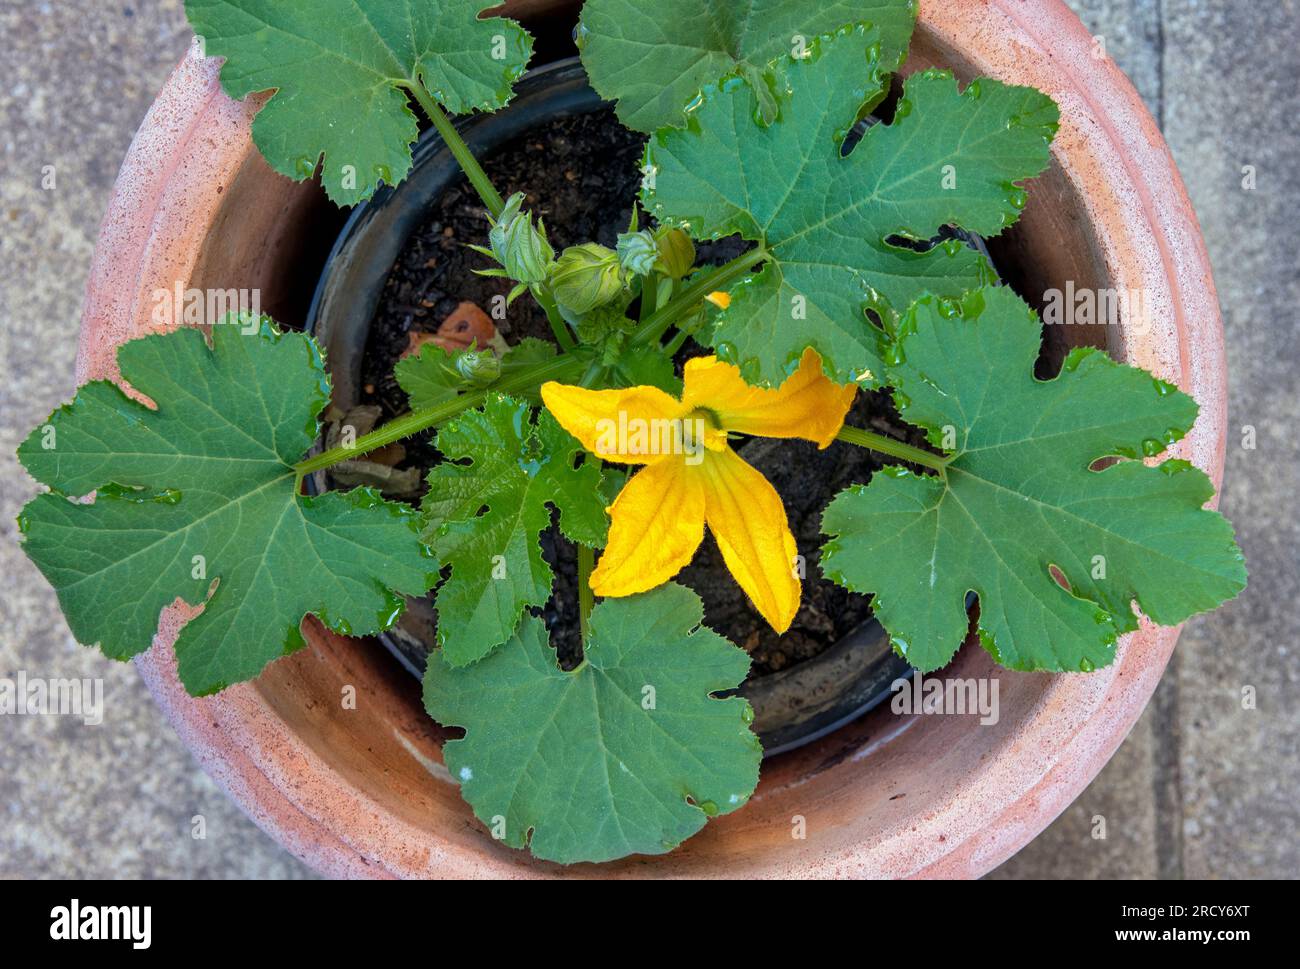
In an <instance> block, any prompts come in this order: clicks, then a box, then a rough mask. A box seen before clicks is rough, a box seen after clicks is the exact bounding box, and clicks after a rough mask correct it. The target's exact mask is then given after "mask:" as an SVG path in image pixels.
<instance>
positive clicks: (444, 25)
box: [185, 0, 533, 205]
mask: <svg viewBox="0 0 1300 969" xmlns="http://www.w3.org/2000/svg"><path fill="white" fill-rule="evenodd" d="M490 6H492V5H491V4H489V3H484V2H483V0H437V2H433V0H312V2H311V3H297V2H294V3H286V2H283V0H185V12H186V14H187V15H188V16H189V19H190V23H191V25H192V26H193V27H194V32H195V34H196V35H198V36H200V37H202V38H203V42H204V46H205V49H206V53H207V54H208V55H209V56H216V57H224V58H225V59H226V63H225V64H224V66H223V67H222V69H221V86H222V88H223V89H224V90H225V92H226V93H227V94H228V95H230V96H231V97H232V98H235V99H237V100H239V99H242V98H245V97H247V96H248V95H250V94H256V93H258V92H262V91H274V92H275V93H274V94H273V95H272V96H271V98H270V99H269V100H268V101H267V102H266V104H265V105H263V106H262V108H261V110H260V111H258V113H257V117H256V118H255V119H254V121H253V141H254V143H255V144H256V145H257V148H258V150H259V151H260V152H261V153H262V155H263V156H264V157H265V158H266V160H267V162H269V163H270V165H271V167H272V168H274V169H275V170H276V171H277V172H280V173H281V174H282V175H288V176H289V177H290V178H294V179H298V180H299V181H301V180H302V179H305V178H310V177H311V176H312V174H313V173H314V172H315V170H316V167H317V164H318V163H319V162H320V161H321V158H322V156H323V157H324V163H323V167H322V169H321V182H322V184H323V185H324V186H325V191H326V192H327V193H328V195H329V197H330V198H331V199H333V200H334V201H335V202H336V203H337V204H339V205H353V204H355V203H357V202H360V201H362V200H363V199H367V198H369V197H370V196H371V195H372V194H373V193H374V190H375V189H376V188H377V187H378V185H379V184H380V183H381V182H382V183H385V184H388V185H395V184H397V183H398V182H400V181H401V180H402V179H403V178H404V177H405V176H406V173H407V172H408V171H410V168H411V144H412V143H413V142H414V141H415V139H416V136H417V135H418V134H419V130H418V127H417V122H416V117H415V114H414V113H413V112H412V110H411V108H410V105H409V103H408V98H407V91H408V90H409V89H413V88H415V87H417V86H418V87H420V88H422V89H423V91H425V92H427V94H428V95H429V96H431V97H432V98H433V100H435V101H437V102H438V103H439V104H441V105H442V106H443V107H445V108H446V109H447V110H448V111H451V112H452V113H454V114H465V113H468V112H470V111H494V110H496V109H497V108H500V107H502V106H503V105H505V103H506V102H507V101H509V100H510V96H511V88H512V86H513V84H514V82H515V81H516V80H518V79H519V77H520V75H521V74H523V71H524V68H525V66H526V65H527V64H528V59H529V57H530V56H532V44H533V42H532V38H531V37H530V36H529V35H528V33H527V31H525V30H524V29H523V28H522V27H520V26H519V25H518V24H517V23H515V22H514V21H513V20H507V19H505V18H502V17H488V18H482V19H480V17H479V14H480V12H481V11H482V10H484V9H485V8H487V7H490Z"/></svg>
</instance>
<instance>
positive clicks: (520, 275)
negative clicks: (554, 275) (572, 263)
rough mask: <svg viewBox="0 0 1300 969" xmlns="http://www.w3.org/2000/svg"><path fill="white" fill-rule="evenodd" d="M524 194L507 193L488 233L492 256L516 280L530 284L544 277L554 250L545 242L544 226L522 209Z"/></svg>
mask: <svg viewBox="0 0 1300 969" xmlns="http://www.w3.org/2000/svg"><path fill="white" fill-rule="evenodd" d="M523 204H524V193H523V192H516V193H515V194H514V195H512V196H510V198H509V200H508V201H507V202H506V205H505V208H504V209H502V210H501V216H500V217H499V218H498V219H496V220H495V221H493V223H492V229H491V231H490V232H488V242H489V243H490V244H491V246H492V255H493V257H494V258H495V259H496V261H497V262H499V263H500V264H501V265H502V267H503V268H504V269H505V271H506V275H507V276H509V277H510V278H511V279H513V280H515V281H516V282H520V283H527V284H529V285H531V284H534V283H540V282H542V281H543V280H545V279H546V275H547V273H548V272H549V271H550V268H551V264H552V263H553V262H554V261H555V250H554V249H552V248H551V244H550V243H549V242H547V241H546V229H545V227H544V226H542V225H541V223H540V222H539V223H538V225H537V226H536V227H534V226H533V217H532V215H531V214H530V213H526V212H522V211H521V208H522V206H523Z"/></svg>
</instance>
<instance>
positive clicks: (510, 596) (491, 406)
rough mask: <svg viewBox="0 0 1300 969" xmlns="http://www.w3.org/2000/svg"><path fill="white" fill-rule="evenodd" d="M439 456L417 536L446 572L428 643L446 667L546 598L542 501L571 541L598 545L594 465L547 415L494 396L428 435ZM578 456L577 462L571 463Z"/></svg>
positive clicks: (548, 575) (502, 637)
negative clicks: (434, 641)
mask: <svg viewBox="0 0 1300 969" xmlns="http://www.w3.org/2000/svg"><path fill="white" fill-rule="evenodd" d="M438 449H439V450H440V451H442V453H443V454H444V455H445V457H446V458H447V460H446V461H444V462H443V463H442V464H439V465H436V466H434V467H433V468H432V469H431V470H430V471H429V478H428V480H429V491H428V494H427V495H426V497H425V500H424V506H423V513H424V516H425V530H424V534H425V537H426V540H427V541H428V542H429V544H430V545H432V546H434V547H435V548H437V549H438V551H439V554H440V556H441V558H442V561H443V562H444V563H446V564H448V565H450V566H451V575H450V576H449V577H448V579H447V581H446V582H444V583H443V585H442V587H441V588H439V590H438V594H437V603H436V604H437V611H438V642H439V645H440V646H442V653H443V655H444V656H446V658H447V660H448V662H450V663H452V664H453V665H456V666H462V665H464V664H466V663H472V662H474V661H475V660H478V659H481V658H482V657H483V656H485V655H487V654H488V653H489V652H491V651H492V650H493V649H495V648H496V647H497V646H499V645H501V644H502V643H504V642H505V641H506V640H507V639H509V638H510V636H511V634H512V633H513V632H514V631H515V627H516V626H518V624H519V619H520V616H522V615H523V613H524V610H525V609H526V608H528V607H529V606H541V605H543V604H544V603H545V602H546V600H547V599H549V598H550V595H551V582H552V579H553V577H554V576H553V574H552V572H551V567H550V566H549V565H548V564H547V563H546V560H545V558H543V556H542V548H541V545H540V542H539V536H540V535H541V533H542V531H543V530H544V529H546V528H547V527H549V526H550V523H551V511H550V508H551V507H554V508H556V509H557V510H558V511H559V513H560V530H561V531H562V532H563V533H564V534H565V535H566V536H567V537H568V538H570V539H571V540H572V541H575V542H578V543H580V544H583V545H589V546H592V547H596V548H598V547H600V546H603V545H604V544H605V534H606V530H607V527H608V521H607V519H606V517H605V501H604V500H603V499H602V497H601V471H600V465H599V462H597V461H594V460H592V459H590V458H588V457H586V456H585V454H584V452H583V451H582V446H581V445H580V444H579V443H578V442H577V441H576V440H575V439H574V438H573V437H571V436H570V435H569V434H568V433H567V432H566V431H565V430H564V429H563V428H562V427H560V425H559V424H557V423H556V422H555V419H554V418H553V417H551V415H550V414H549V413H548V412H547V411H545V410H543V411H540V412H537V413H536V419H535V420H534V413H533V410H532V408H530V407H529V405H528V404H526V403H524V402H522V401H518V400H514V399H512V398H510V397H505V396H503V395H500V394H494V395H492V396H491V397H489V399H488V401H487V403H486V404H485V405H484V406H483V407H482V408H480V409H478V410H474V411H467V412H466V413H465V414H463V415H461V416H460V417H458V418H457V419H456V420H454V421H452V422H451V423H449V424H447V425H446V426H445V427H443V429H442V430H441V431H439V432H438ZM580 457H581V463H578V461H579V458H580Z"/></svg>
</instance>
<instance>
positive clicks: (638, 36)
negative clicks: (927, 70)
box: [578, 0, 916, 133]
mask: <svg viewBox="0 0 1300 969" xmlns="http://www.w3.org/2000/svg"><path fill="white" fill-rule="evenodd" d="M860 21H867V22H870V23H872V24H874V25H876V26H877V27H878V28H879V31H880V38H881V52H880V62H881V64H882V65H884V69H885V70H889V71H892V70H896V69H897V68H898V66H899V65H900V64H901V63H902V61H903V56H904V54H905V53H906V52H907V45H908V41H909V39H910V38H911V36H912V27H913V26H914V25H915V23H916V3H915V2H914V0H753V2H749V3H743V4H741V3H735V2H733V0H657V2H656V3H654V4H644V3H637V2H636V0H587V2H586V3H585V4H584V5H583V8H582V20H581V23H580V25H579V28H578V38H579V44H580V46H581V50H582V63H583V66H584V67H586V69H587V74H588V75H589V76H590V77H591V83H592V86H593V87H594V88H595V89H596V90H597V91H598V92H600V94H601V96H602V97H604V98H605V99H606V100H609V101H617V102H618V108H617V110H618V116H619V118H620V120H622V122H623V123H624V124H625V125H627V126H628V127H629V128H633V129H635V130H637V131H644V132H647V133H649V132H652V131H654V130H655V129H657V128H662V127H664V126H666V125H680V124H682V122H683V117H682V115H683V110H684V109H685V108H686V107H687V104H688V103H689V102H690V101H691V100H692V99H693V98H695V96H696V95H697V94H698V92H699V91H700V89H701V88H703V87H704V86H705V85H707V84H710V83H712V82H714V81H716V80H717V79H718V78H720V77H723V76H724V75H727V74H733V73H734V74H740V75H742V76H744V77H747V78H750V79H752V80H753V81H754V82H755V87H754V90H755V91H756V92H759V93H760V94H761V95H763V100H762V103H761V105H760V110H762V111H764V112H766V119H765V120H768V121H770V120H772V117H773V113H774V112H775V110H776V103H777V102H776V98H775V96H774V94H773V93H772V91H771V85H772V84H773V82H772V81H771V79H770V78H768V77H766V76H765V74H766V72H767V69H768V66H769V65H770V64H771V63H772V62H773V61H774V60H776V59H777V58H779V57H783V56H789V55H795V54H796V53H797V52H800V51H802V50H803V49H805V47H806V45H807V44H808V43H810V42H811V40H812V39H813V38H814V37H819V36H821V35H823V34H830V33H834V32H835V31H836V30H839V29H840V28H841V27H843V26H844V25H845V24H851V23H857V22H860Z"/></svg>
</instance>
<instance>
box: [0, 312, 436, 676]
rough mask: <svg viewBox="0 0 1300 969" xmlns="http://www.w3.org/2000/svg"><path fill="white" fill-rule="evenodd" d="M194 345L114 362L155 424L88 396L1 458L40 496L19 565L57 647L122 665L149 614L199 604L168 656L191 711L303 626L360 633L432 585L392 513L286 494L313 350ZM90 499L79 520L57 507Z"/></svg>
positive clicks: (243, 338) (105, 393)
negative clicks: (44, 592) (58, 611)
mask: <svg viewBox="0 0 1300 969" xmlns="http://www.w3.org/2000/svg"><path fill="white" fill-rule="evenodd" d="M212 342H213V347H212V349H209V348H208V346H207V343H206V342H205V340H204V336H203V334H202V333H201V332H199V331H198V330H194V329H186V330H180V331H178V332H176V333H172V334H169V335H166V336H149V337H145V338H144V339H141V340H135V341H132V342H131V343H127V344H125V345H124V346H123V347H122V348H121V349H120V350H119V351H118V355H117V359H118V364H119V365H120V367H121V370H122V376H123V377H124V378H125V379H126V380H127V381H129V382H130V384H131V386H132V387H133V388H134V389H135V390H137V391H139V392H140V393H142V394H145V395H147V396H148V397H149V398H150V399H151V400H152V401H153V403H154V404H155V405H156V409H150V408H149V407H147V406H145V405H144V404H142V403H138V402H137V401H134V400H131V399H130V398H128V397H127V396H126V395H125V394H123V393H122V391H121V390H119V389H118V388H117V387H116V386H115V385H113V384H111V383H108V382H107V381H98V382H95V383H90V384H87V385H86V386H84V387H82V388H81V390H79V391H78V392H77V396H76V399H75V400H74V401H73V402H72V403H71V404H69V405H67V406H65V407H63V408H61V409H60V410H58V411H55V413H54V414H53V416H51V417H50V420H49V422H48V423H47V424H46V425H45V426H44V427H39V428H37V429H36V430H35V431H33V432H32V434H31V436H30V437H29V438H28V439H27V440H26V441H25V442H24V443H23V445H22V446H21V447H20V448H19V451H18V454H19V457H20V458H21V459H22V462H23V464H24V465H25V466H26V468H27V470H28V471H30V472H31V473H32V475H33V476H34V477H35V478H36V479H37V480H39V481H41V482H43V483H44V484H46V485H48V486H49V487H50V488H51V489H53V490H52V491H51V492H50V493H47V494H42V495H39V496H37V497H36V498H35V499H33V500H32V501H31V502H30V503H29V504H28V505H27V507H26V508H24V509H23V513H22V516H21V518H20V525H21V528H22V531H23V533H24V535H25V541H24V543H23V548H24V550H25V551H26V552H27V554H28V555H29V556H30V557H31V559H32V561H33V562H35V563H36V565H37V567H38V568H39V569H40V570H41V571H42V572H43V573H44V574H45V577H46V578H47V579H49V581H50V584H51V585H53V586H54V589H55V591H56V592H57V593H58V596H59V603H60V605H61V606H62V607H63V613H64V615H65V616H66V617H67V620H68V625H69V626H70V627H71V629H72V632H73V635H74V636H76V637H77V639H78V640H80V641H81V642H84V643H95V642H98V643H99V645H100V648H101V649H103V651H104V652H105V653H107V654H108V655H109V656H112V657H114V658H115V659H126V658H129V657H130V656H133V655H135V654H136V653H139V652H141V651H143V650H145V649H147V648H148V646H149V644H150V641H151V640H152V639H153V636H154V633H155V631H156V630H157V628H158V616H159V613H160V612H161V611H162V609H163V607H164V606H167V605H169V604H171V603H172V602H174V601H175V600H176V599H177V598H180V599H183V600H184V601H185V602H187V603H189V604H191V605H200V604H202V605H203V612H202V614H201V615H200V616H198V618H196V619H193V620H191V621H190V622H189V623H188V624H186V626H185V628H184V629H183V630H182V631H181V634H180V636H179V638H178V639H177V640H176V656H177V659H178V662H179V671H180V677H181V681H182V682H183V683H184V684H185V687H186V689H188V690H189V691H190V692H191V693H194V694H204V693H212V692H214V691H216V690H220V689H222V688H223V687H225V686H227V685H228V684H230V683H233V682H235V681H237V680H245V679H248V678H249V677H252V676H256V675H257V673H258V672H260V671H261V669H262V667H264V666H265V665H266V664H267V663H269V662H270V661H271V660H273V659H275V658H276V657H278V656H282V655H284V654H285V653H289V652H292V651H293V650H295V649H298V648H299V647H301V646H302V645H303V640H302V636H301V634H300V633H299V629H298V627H299V624H300V623H301V621H302V618H303V616H304V615H306V614H307V613H315V614H316V615H317V616H319V617H320V618H321V619H322V620H323V621H324V622H325V623H326V624H327V625H329V626H331V627H332V628H334V629H336V630H339V631H340V632H344V633H349V634H357V635H360V634H364V633H370V632H376V631H378V630H380V629H382V628H384V627H385V626H387V625H389V624H391V623H392V622H393V621H394V620H395V619H396V618H397V616H398V614H399V613H400V611H401V603H402V600H401V598H400V595H399V594H409V595H419V594H420V593H423V592H424V591H425V590H426V589H428V588H429V587H430V586H432V585H433V583H434V582H435V581H437V574H438V572H437V565H436V563H435V562H434V561H433V560H432V558H431V557H430V556H429V554H428V550H427V549H426V548H425V547H424V545H423V544H422V543H421V542H420V539H419V528H418V518H417V516H416V515H415V513H414V512H413V511H412V510H411V509H409V508H407V507H406V506H404V505H396V504H388V503H386V502H383V501H381V500H380V499H379V497H378V496H377V495H376V494H375V493H374V492H372V491H370V490H369V489H361V490H357V491H352V492H348V493H347V494H338V493H329V494H324V495H321V496H319V497H315V498H304V497H300V496H299V495H298V494H297V493H296V485H297V479H296V476H295V473H294V469H293V467H292V463H293V462H294V461H297V460H298V459H299V458H301V457H302V454H303V452H304V451H306V450H307V448H309V447H310V446H311V444H312V442H313V441H314V440H315V438H316V433H317V424H316V418H317V415H318V414H320V412H321V409H322V408H323V407H324V406H325V405H326V403H327V401H328V399H329V381H328V380H327V379H326V377H325V371H324V367H323V366H322V363H321V357H320V351H319V350H318V349H317V347H316V344H315V342H314V341H313V340H312V339H311V338H310V337H307V336H304V335H303V334H300V333H286V334H281V333H278V332H276V331H275V329H274V328H273V327H272V326H271V325H270V323H269V321H265V320H264V321H263V322H262V324H261V327H260V330H258V331H257V332H248V333H244V332H241V329H240V328H239V327H236V326H232V325H228V324H223V325H219V326H216V327H214V328H213V331H212ZM92 491H97V494H96V497H95V500H94V502H93V503H92V504H83V503H78V502H74V501H70V500H69V498H71V497H79V496H83V495H87V494H89V493H91V492H92Z"/></svg>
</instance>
